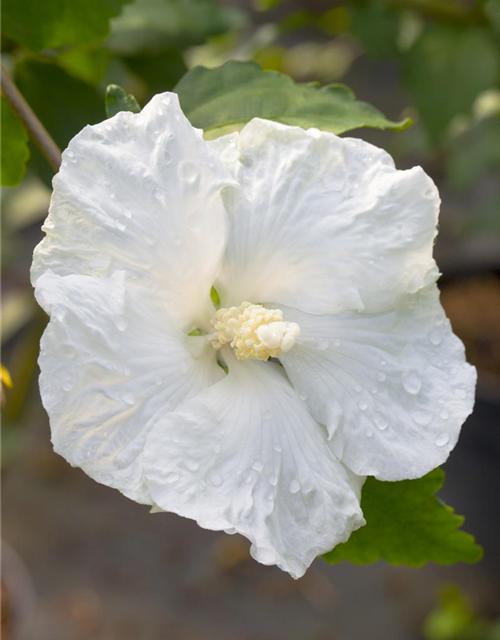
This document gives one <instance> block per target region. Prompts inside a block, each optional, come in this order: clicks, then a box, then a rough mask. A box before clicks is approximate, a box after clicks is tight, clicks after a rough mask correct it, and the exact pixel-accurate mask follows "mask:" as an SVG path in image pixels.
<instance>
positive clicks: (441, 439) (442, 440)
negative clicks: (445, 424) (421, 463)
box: [434, 433, 450, 447]
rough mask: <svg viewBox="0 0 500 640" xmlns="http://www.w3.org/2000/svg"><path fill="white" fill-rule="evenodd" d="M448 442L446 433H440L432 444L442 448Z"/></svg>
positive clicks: (448, 437)
mask: <svg viewBox="0 0 500 640" xmlns="http://www.w3.org/2000/svg"><path fill="white" fill-rule="evenodd" d="M449 441H450V436H449V435H448V434H447V433H441V434H439V435H438V437H437V438H436V439H435V440H434V444H435V445H437V446H438V447H444V446H445V445H447V444H448V442H449Z"/></svg>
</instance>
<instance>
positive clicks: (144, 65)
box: [122, 48, 187, 94]
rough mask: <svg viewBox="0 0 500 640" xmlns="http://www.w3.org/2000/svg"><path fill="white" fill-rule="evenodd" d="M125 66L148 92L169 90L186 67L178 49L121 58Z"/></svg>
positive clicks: (184, 71)
mask: <svg viewBox="0 0 500 640" xmlns="http://www.w3.org/2000/svg"><path fill="white" fill-rule="evenodd" d="M122 60H123V62H124V63H125V64H126V66H127V68H128V69H130V71H131V72H132V73H133V74H134V75H135V76H137V78H138V79H139V80H140V81H142V82H144V83H145V84H146V86H147V89H148V92H149V93H150V94H155V93H162V92H163V91H171V90H172V88H173V87H174V86H175V84H176V83H177V82H179V80H180V79H181V78H182V76H183V75H184V74H185V73H186V71H187V67H186V64H185V62H184V58H183V56H182V53H181V51H180V50H179V49H175V48H172V49H165V50H164V51H161V52H159V53H155V54H152V53H143V54H139V55H135V56H133V57H125V58H122Z"/></svg>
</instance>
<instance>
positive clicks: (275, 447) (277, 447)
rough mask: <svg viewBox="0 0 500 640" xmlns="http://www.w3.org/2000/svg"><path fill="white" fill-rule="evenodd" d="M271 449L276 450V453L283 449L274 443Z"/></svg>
mask: <svg viewBox="0 0 500 640" xmlns="http://www.w3.org/2000/svg"><path fill="white" fill-rule="evenodd" d="M273 449H274V450H275V451H276V453H281V452H282V451H283V449H282V448H281V445H279V444H275V445H274V446H273Z"/></svg>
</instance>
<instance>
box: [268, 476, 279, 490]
mask: <svg viewBox="0 0 500 640" xmlns="http://www.w3.org/2000/svg"><path fill="white" fill-rule="evenodd" d="M268 481H269V484H272V486H273V487H275V486H276V485H277V484H278V476H277V475H276V474H274V473H271V474H269V478H268Z"/></svg>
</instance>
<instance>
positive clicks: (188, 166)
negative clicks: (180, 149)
mask: <svg viewBox="0 0 500 640" xmlns="http://www.w3.org/2000/svg"><path fill="white" fill-rule="evenodd" d="M178 172H179V178H181V180H185V181H186V182H188V183H189V184H192V183H193V182H194V181H195V180H196V179H197V178H198V169H197V168H196V166H195V165H194V164H193V163H192V162H190V161H189V160H186V161H184V162H181V163H180V164H179V169H178Z"/></svg>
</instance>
